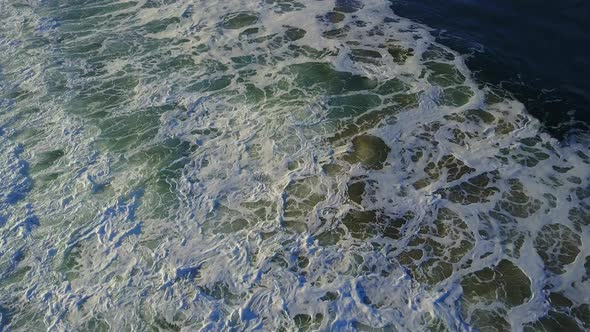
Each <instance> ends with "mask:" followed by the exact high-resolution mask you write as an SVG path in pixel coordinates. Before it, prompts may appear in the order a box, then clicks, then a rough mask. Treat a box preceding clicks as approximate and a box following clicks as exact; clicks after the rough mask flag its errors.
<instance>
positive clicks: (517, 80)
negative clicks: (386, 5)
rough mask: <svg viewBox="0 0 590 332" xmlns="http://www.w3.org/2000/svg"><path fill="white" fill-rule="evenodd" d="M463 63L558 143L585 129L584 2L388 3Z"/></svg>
mask: <svg viewBox="0 0 590 332" xmlns="http://www.w3.org/2000/svg"><path fill="white" fill-rule="evenodd" d="M392 1H393V2H392V3H393V4H392V8H393V10H394V11H395V12H396V13H397V14H398V15H400V16H403V17H406V18H409V19H412V20H415V21H418V22H421V23H424V24H426V25H428V26H430V27H432V28H434V29H436V30H437V31H436V32H437V35H438V37H439V38H438V39H439V41H440V42H442V43H443V44H447V45H448V46H451V47H452V48H454V49H456V50H458V51H461V52H465V53H471V54H472V56H471V57H470V59H469V60H468V61H467V63H468V65H469V67H470V69H472V70H473V71H475V72H478V79H479V80H480V81H481V82H489V83H492V84H502V86H503V87H505V88H507V89H508V90H509V91H511V92H512V93H513V94H514V95H515V96H516V97H517V98H518V99H519V100H520V101H522V102H523V103H524V104H525V105H526V106H527V109H528V111H529V112H530V113H531V114H532V115H534V116H535V117H537V118H538V119H540V120H541V121H542V122H543V123H544V124H545V125H546V126H547V129H548V131H550V132H551V133H552V134H554V135H558V136H562V135H563V134H565V133H567V132H570V131H571V130H572V128H578V129H579V128H585V129H587V128H588V124H589V123H590V106H589V105H590V55H589V53H590V33H589V32H590V2H589V1H583V0H563V1H534V0H447V1H440V0H392Z"/></svg>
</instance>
